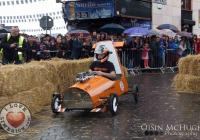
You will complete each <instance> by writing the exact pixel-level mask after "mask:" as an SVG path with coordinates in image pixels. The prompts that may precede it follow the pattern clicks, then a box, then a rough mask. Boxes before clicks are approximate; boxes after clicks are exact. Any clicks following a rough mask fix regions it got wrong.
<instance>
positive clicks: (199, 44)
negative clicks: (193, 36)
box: [195, 39, 200, 54]
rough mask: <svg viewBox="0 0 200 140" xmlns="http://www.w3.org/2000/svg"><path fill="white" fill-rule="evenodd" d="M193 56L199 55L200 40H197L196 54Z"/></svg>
mask: <svg viewBox="0 0 200 140" xmlns="http://www.w3.org/2000/svg"><path fill="white" fill-rule="evenodd" d="M195 54H200V40H199V39H197V42H196V52H195Z"/></svg>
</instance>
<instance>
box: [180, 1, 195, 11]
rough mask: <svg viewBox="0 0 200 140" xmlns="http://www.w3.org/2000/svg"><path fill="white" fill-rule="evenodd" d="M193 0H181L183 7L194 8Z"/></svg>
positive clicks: (184, 8) (186, 8) (183, 8)
mask: <svg viewBox="0 0 200 140" xmlns="http://www.w3.org/2000/svg"><path fill="white" fill-rule="evenodd" d="M191 1H192V0H181V9H182V10H192V6H191Z"/></svg>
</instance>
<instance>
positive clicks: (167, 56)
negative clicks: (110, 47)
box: [118, 49, 178, 75]
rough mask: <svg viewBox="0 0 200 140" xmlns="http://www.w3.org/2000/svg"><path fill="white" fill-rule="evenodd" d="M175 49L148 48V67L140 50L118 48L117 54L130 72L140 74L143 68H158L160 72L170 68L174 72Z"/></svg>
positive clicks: (175, 61)
mask: <svg viewBox="0 0 200 140" xmlns="http://www.w3.org/2000/svg"><path fill="white" fill-rule="evenodd" d="M176 52H177V51H176V50H175V49H167V50H165V51H161V50H150V51H148V57H146V58H147V60H146V62H147V65H148V67H144V65H145V63H146V62H145V59H146V58H145V57H144V56H143V57H142V50H141V49H137V50H121V49H118V55H119V57H120V60H121V63H122V65H123V66H124V67H127V69H128V71H130V73H131V74H134V75H135V74H140V73H142V71H143V70H160V71H161V72H162V73H164V72H165V70H166V69H170V70H171V71H172V72H174V68H176V67H177V62H178V55H177V53H176Z"/></svg>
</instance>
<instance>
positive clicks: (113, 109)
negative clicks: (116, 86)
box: [109, 94, 118, 116]
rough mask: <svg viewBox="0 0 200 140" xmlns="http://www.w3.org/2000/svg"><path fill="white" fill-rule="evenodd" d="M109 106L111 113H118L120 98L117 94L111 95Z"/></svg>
mask: <svg viewBox="0 0 200 140" xmlns="http://www.w3.org/2000/svg"><path fill="white" fill-rule="evenodd" d="M109 107H110V113H111V114H112V115H113V116H114V115H116V113H117V109H118V98H117V95H116V94H111V95H110V101H109Z"/></svg>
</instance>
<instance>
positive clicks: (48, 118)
mask: <svg viewBox="0 0 200 140" xmlns="http://www.w3.org/2000/svg"><path fill="white" fill-rule="evenodd" d="M174 75H175V74H173V73H165V74H160V73H159V74H141V75H135V76H134V75H131V76H130V77H129V78H128V81H129V84H130V85H131V84H138V86H139V93H140V99H139V102H138V103H137V104H135V102H134V98H133V95H131V94H125V95H122V96H120V97H119V106H118V107H119V108H118V112H117V115H116V116H112V115H111V114H110V112H109V110H107V112H106V113H104V114H97V113H77V112H65V113H63V114H59V115H54V114H53V113H52V111H51V109H50V105H48V106H45V107H43V108H44V109H42V111H40V112H39V113H37V114H34V115H32V122H31V125H30V127H29V128H28V130H27V131H25V132H24V133H22V134H19V135H11V134H9V133H7V132H6V131H4V130H3V128H0V139H8V140H17V139H19V140H27V139H32V140H53V139H56V140H57V139H58V140H60V139H62V140H67V139H70V140H137V139H138V140H188V139H193V140H194V139H196V140H197V139H200V118H199V116H200V115H199V112H200V94H189V93H177V92H175V91H174V90H173V87H172V80H173V77H174ZM30 111H31V110H30ZM190 129H192V131H191V130H190ZM167 130H169V132H168V131H167Z"/></svg>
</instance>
